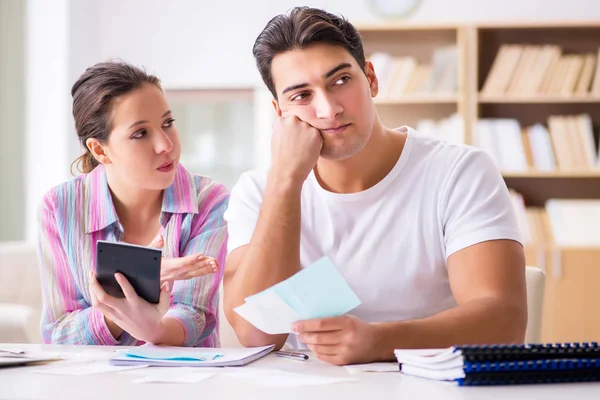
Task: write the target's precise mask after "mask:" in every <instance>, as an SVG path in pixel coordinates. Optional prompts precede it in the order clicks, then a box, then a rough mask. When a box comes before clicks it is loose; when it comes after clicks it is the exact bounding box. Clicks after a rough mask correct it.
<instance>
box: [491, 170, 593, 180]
mask: <svg viewBox="0 0 600 400" xmlns="http://www.w3.org/2000/svg"><path fill="white" fill-rule="evenodd" d="M502 176H503V177H504V178H600V169H589V170H574V171H568V170H566V171H560V170H559V171H528V172H502Z"/></svg>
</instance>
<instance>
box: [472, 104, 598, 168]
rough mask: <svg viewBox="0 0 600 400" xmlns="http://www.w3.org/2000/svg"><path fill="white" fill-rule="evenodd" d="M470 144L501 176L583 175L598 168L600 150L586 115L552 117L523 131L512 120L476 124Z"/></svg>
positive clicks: (589, 119) (479, 121)
mask: <svg viewBox="0 0 600 400" xmlns="http://www.w3.org/2000/svg"><path fill="white" fill-rule="evenodd" d="M473 136H474V137H473V144H474V145H475V146H478V147H480V148H482V149H484V150H485V151H487V152H488V153H489V154H490V155H491V156H492V158H493V159H494V161H495V162H496V164H497V165H498V167H499V168H500V169H501V170H502V171H503V172H507V173H510V172H529V171H556V170H562V171H584V170H591V169H599V168H600V156H599V153H600V148H599V147H600V146H599V147H597V146H596V145H595V140H594V130H593V125H592V119H591V117H590V116H589V115H588V114H579V115H551V116H549V117H548V121H547V127H546V126H544V125H543V124H541V123H537V124H534V125H532V126H525V127H522V126H521V125H520V124H519V122H518V120H516V119H511V118H484V119H480V120H478V121H477V124H476V126H475V130H474V135H473Z"/></svg>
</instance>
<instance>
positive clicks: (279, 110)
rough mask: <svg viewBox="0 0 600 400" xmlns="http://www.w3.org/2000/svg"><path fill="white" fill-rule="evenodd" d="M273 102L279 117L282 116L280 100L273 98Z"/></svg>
mask: <svg viewBox="0 0 600 400" xmlns="http://www.w3.org/2000/svg"><path fill="white" fill-rule="evenodd" d="M271 104H273V108H274V109H275V113H276V114H277V116H278V117H279V118H281V108H279V102H278V101H277V99H273V100H271Z"/></svg>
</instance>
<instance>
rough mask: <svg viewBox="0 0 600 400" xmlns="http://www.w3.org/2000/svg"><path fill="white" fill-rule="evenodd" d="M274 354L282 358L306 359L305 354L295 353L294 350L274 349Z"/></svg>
mask: <svg viewBox="0 0 600 400" xmlns="http://www.w3.org/2000/svg"><path fill="white" fill-rule="evenodd" d="M275 355H276V356H279V357H283V358H291V359H292V360H300V361H305V360H308V356H307V355H306V354H304V353H296V352H294V351H276V352H275Z"/></svg>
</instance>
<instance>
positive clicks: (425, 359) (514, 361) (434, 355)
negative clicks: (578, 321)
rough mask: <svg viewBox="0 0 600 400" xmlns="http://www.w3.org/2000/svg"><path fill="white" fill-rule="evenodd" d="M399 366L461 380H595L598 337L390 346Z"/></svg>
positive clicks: (599, 374) (599, 362)
mask: <svg viewBox="0 0 600 400" xmlns="http://www.w3.org/2000/svg"><path fill="white" fill-rule="evenodd" d="M394 353H395V355H396V359H397V360H398V363H399V364H400V371H401V372H402V373H403V374H405V375H412V376H417V377H421V378H427V379H433V380H440V381H454V382H456V383H457V384H458V385H460V386H475V385H509V384H527V383H559V382H590V381H600V346H598V343H595V342H594V343H557V344H547V345H544V344H528V345H501V346H492V345H489V346H453V347H450V348H447V349H423V350H402V349H397V350H396V351H395V352H394Z"/></svg>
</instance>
